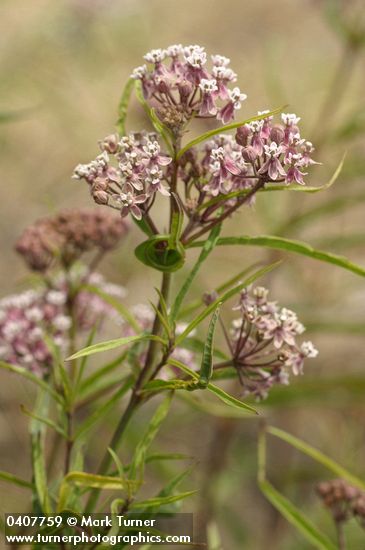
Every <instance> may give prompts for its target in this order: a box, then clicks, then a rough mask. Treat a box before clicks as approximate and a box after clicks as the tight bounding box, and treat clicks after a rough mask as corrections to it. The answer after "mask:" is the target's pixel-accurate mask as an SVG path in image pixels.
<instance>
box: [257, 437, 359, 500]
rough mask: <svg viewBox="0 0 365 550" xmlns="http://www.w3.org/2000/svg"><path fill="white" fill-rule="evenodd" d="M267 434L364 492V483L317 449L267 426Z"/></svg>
mask: <svg viewBox="0 0 365 550" xmlns="http://www.w3.org/2000/svg"><path fill="white" fill-rule="evenodd" d="M267 432H268V433H269V434H271V435H273V436H275V437H278V438H279V439H282V440H283V441H285V442H286V443H288V444H289V445H291V446H292V447H295V448H296V449H298V451H301V452H302V453H304V454H306V455H307V456H310V457H311V458H313V460H315V461H316V462H319V463H320V464H322V465H323V466H324V467H325V468H327V469H328V470H330V471H331V472H333V473H334V474H336V476H338V477H342V478H343V479H346V480H347V481H348V482H349V483H351V484H352V485H355V486H356V487H358V488H359V489H361V490H363V491H364V490H365V482H364V481H362V480H361V479H360V478H358V477H356V476H354V475H353V474H351V473H350V472H349V471H348V470H346V468H343V466H340V464H338V463H337V462H335V461H334V460H333V459H332V458H329V457H328V456H326V455H325V454H323V453H322V452H321V451H319V450H318V449H315V448H314V447H312V446H311V445H308V443H305V442H304V441H302V440H301V439H298V438H297V437H295V436H293V435H291V434H288V433H287V432H284V431H283V430H280V429H279V428H274V427H273V426H269V427H268V428H267Z"/></svg>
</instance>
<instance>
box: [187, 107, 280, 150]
mask: <svg viewBox="0 0 365 550" xmlns="http://www.w3.org/2000/svg"><path fill="white" fill-rule="evenodd" d="M285 107H286V105H284V106H283V107H279V108H278V109H274V110H273V111H270V112H269V113H265V114H262V115H255V116H253V117H251V118H247V119H246V120H241V121H240V122H233V123H232V124H227V125H226V126H220V127H219V128H215V129H214V130H210V131H209V132H205V133H204V134H202V135H200V136H198V137H197V138H195V139H193V140H192V141H189V143H187V144H186V145H185V146H184V147H183V148H182V149H180V151H179V152H178V154H177V155H176V158H177V160H178V159H179V158H181V157H182V155H183V154H184V153H186V151H188V150H189V149H191V148H192V147H194V146H195V145H198V144H199V143H202V142H203V141H207V140H208V139H210V138H212V137H213V136H216V135H218V134H223V133H224V132H229V131H230V130H235V129H236V128H239V127H240V126H244V125H245V124H249V123H250V122H253V121H254V120H262V119H263V118H267V117H269V116H273V115H276V114H278V113H280V112H281V111H282V110H283V109H285Z"/></svg>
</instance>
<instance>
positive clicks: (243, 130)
mask: <svg viewBox="0 0 365 550" xmlns="http://www.w3.org/2000/svg"><path fill="white" fill-rule="evenodd" d="M250 134H251V130H250V128H249V126H247V124H245V125H244V126H240V127H239V128H237V132H236V142H237V143H238V145H242V146H243V147H245V146H246V145H247V140H248V138H249V136H250Z"/></svg>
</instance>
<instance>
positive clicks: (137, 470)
mask: <svg viewBox="0 0 365 550" xmlns="http://www.w3.org/2000/svg"><path fill="white" fill-rule="evenodd" d="M172 395H173V394H172V392H171V393H170V394H169V395H168V396H167V397H166V398H165V399H164V400H163V401H162V403H161V404H160V406H159V407H158V409H157V411H156V412H155V414H154V415H153V417H152V419H151V421H150V422H149V424H148V426H147V430H146V432H145V434H144V435H143V437H142V439H140V441H139V443H138V445H137V447H136V450H135V452H134V456H133V460H132V463H131V466H130V470H129V475H130V478H131V479H136V477H137V476H139V477H142V475H143V470H144V463H145V460H146V454H147V451H148V449H149V447H150V445H151V443H152V441H153V440H154V438H155V437H156V435H157V432H158V430H159V429H160V426H161V424H162V422H163V421H164V419H165V418H166V415H167V413H168V411H169V408H170V405H171V399H172Z"/></svg>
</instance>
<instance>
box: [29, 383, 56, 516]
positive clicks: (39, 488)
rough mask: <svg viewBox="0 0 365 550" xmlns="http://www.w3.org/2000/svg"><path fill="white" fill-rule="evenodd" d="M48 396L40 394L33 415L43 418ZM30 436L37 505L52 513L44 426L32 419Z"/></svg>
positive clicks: (45, 413) (47, 406) (46, 410)
mask: <svg viewBox="0 0 365 550" xmlns="http://www.w3.org/2000/svg"><path fill="white" fill-rule="evenodd" d="M48 408H49V395H47V394H46V393H44V392H40V393H39V395H38V397H37V402H36V406H35V409H34V414H35V415H36V416H41V417H44V416H46V415H47V414H48ZM30 435H31V457H32V468H33V479H34V485H35V487H36V492H37V498H38V503H39V506H40V509H41V510H42V512H44V513H46V514H50V513H52V508H51V503H50V498H49V493H48V481H47V470H46V459H45V445H44V424H43V423H41V422H39V420H37V419H36V418H33V419H32V420H31V422H30Z"/></svg>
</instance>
